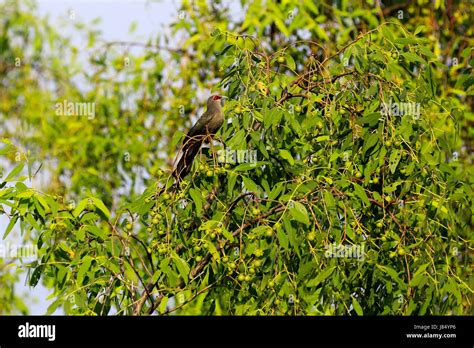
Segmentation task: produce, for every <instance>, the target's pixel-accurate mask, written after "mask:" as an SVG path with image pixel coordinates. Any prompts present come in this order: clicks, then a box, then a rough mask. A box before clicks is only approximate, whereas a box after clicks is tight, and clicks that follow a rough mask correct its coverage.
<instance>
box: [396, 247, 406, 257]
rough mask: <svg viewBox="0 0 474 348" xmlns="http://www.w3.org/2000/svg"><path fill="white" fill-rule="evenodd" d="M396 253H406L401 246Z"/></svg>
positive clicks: (401, 254)
mask: <svg viewBox="0 0 474 348" xmlns="http://www.w3.org/2000/svg"><path fill="white" fill-rule="evenodd" d="M397 253H398V255H400V256H403V255H405V254H406V251H405V249H403V248H398V250H397Z"/></svg>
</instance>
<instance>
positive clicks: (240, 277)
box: [237, 273, 245, 282]
mask: <svg viewBox="0 0 474 348" xmlns="http://www.w3.org/2000/svg"><path fill="white" fill-rule="evenodd" d="M237 279H238V280H239V282H243V281H244V280H245V276H244V275H243V274H242V273H241V274H239V276H238V277H237Z"/></svg>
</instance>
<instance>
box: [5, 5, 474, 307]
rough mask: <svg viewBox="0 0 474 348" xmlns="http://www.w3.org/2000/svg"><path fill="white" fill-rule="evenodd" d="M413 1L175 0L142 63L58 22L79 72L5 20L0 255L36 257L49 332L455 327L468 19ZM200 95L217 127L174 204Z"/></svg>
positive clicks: (21, 18) (25, 15) (63, 48)
mask: <svg viewBox="0 0 474 348" xmlns="http://www.w3.org/2000/svg"><path fill="white" fill-rule="evenodd" d="M417 3H418V6H415V5H408V4H406V3H398V2H393V3H392V4H390V5H388V4H387V5H386V7H384V8H380V7H378V6H376V5H371V4H370V2H362V1H341V2H338V3H337V5H329V4H327V3H322V4H315V3H313V2H312V1H296V0H289V1H286V2H283V3H279V2H264V1H245V0H242V1H241V4H242V7H243V9H244V10H243V11H244V17H243V18H242V19H237V18H234V17H235V16H231V15H230V14H229V10H228V9H227V7H226V6H225V4H221V3H219V2H216V3H215V2H209V3H208V2H204V1H199V2H197V3H196V4H191V3H190V2H187V1H183V3H182V8H181V10H180V11H181V12H179V13H178V15H177V19H176V22H175V23H174V24H173V26H172V29H173V30H172V33H171V36H169V37H159V38H150V40H149V42H147V43H145V44H143V45H140V44H137V43H133V42H131V43H127V42H115V43H113V42H109V43H104V42H102V41H101V38H100V33H98V32H97V31H95V30H94V29H93V26H92V29H89V28H87V27H86V26H85V25H83V24H81V23H78V22H77V21H76V22H74V23H75V24H74V25H75V26H76V29H77V31H78V32H80V33H82V34H84V35H85V37H87V38H88V45H87V50H86V52H80V51H79V50H78V49H77V48H76V47H74V45H73V44H71V43H70V42H69V41H68V40H67V39H65V38H63V37H61V36H60V35H59V34H58V33H57V32H56V31H55V30H54V29H53V28H51V26H50V25H49V24H48V23H47V21H46V20H43V19H39V18H38V17H37V16H35V15H33V13H34V11H35V9H34V6H30V5H28V4H27V5H19V4H17V3H15V2H5V3H2V4H1V5H0V10H1V12H2V13H7V14H9V15H8V16H7V17H6V18H2V19H1V21H0V33H1V36H0V40H1V41H0V46H1V47H2V50H1V51H0V54H1V60H0V77H1V79H0V83H1V91H0V101H1V103H0V120H1V122H2V123H3V124H2V126H3V127H2V128H3V129H4V134H3V137H4V138H5V139H4V147H3V148H2V149H1V150H0V154H1V155H3V156H4V158H5V159H9V160H10V162H11V163H13V164H15V166H14V167H13V168H12V169H11V171H10V172H9V174H8V175H7V176H6V177H5V178H4V179H3V180H4V182H3V184H2V188H1V191H0V204H2V205H3V206H4V207H5V209H6V210H7V212H6V213H5V214H7V215H8V217H9V219H10V224H9V226H8V227H7V229H6V231H5V234H4V238H5V237H6V238H8V234H9V232H10V231H11V230H12V229H13V228H14V227H15V226H19V227H20V228H21V230H22V233H23V234H24V235H25V238H29V239H30V240H32V241H34V242H35V243H36V244H37V246H38V248H39V255H38V259H37V260H36V261H35V262H33V263H32V264H29V265H27V266H28V267H30V269H31V272H30V277H29V282H30V284H31V285H32V286H35V285H36V284H37V283H38V282H39V281H40V280H42V281H43V283H44V284H45V285H46V286H48V287H50V288H51V289H52V291H53V296H54V298H55V302H54V303H53V304H52V305H51V306H50V308H49V309H48V313H52V312H54V311H55V310H56V309H57V308H59V307H60V308H62V309H63V310H64V312H65V313H66V314H87V315H106V314H119V315H123V314H137V315H138V314H147V313H149V314H152V313H159V314H168V313H178V314H199V315H203V314H204V315H220V314H236V315H244V314H246V315H249V314H250V315H262V314H265V315H268V314H270V315H278V314H292V315H307V314H317V315H321V314H322V315H331V314H350V315H356V314H357V315H362V314H364V315H370V314H378V315H380V314H397V315H410V314H414V315H424V314H444V315H445V314H468V312H469V310H470V308H471V302H470V301H472V293H473V290H472V271H471V267H470V265H471V264H472V259H471V256H470V255H469V253H470V251H472V240H471V238H472V237H471V235H472V233H470V232H471V229H472V177H473V176H472V166H471V164H472V155H471V153H472V141H471V140H472V127H470V126H472V75H471V74H472V70H471V69H472V68H471V65H472V49H471V48H470V42H468V39H467V38H468V37H470V36H472V28H471V27H470V26H469V24H470V23H469V17H468V11H467V6H468V5H467V4H463V3H458V2H455V3H454V4H453V3H452V2H449V4H451V5H450V7H449V8H446V5H445V4H443V3H442V2H439V1H438V2H429V1H423V0H420V1H417ZM25 28H33V29H32V30H29V31H28V30H25ZM440 28H443V31H440ZM179 38H182V39H179ZM137 46H138V47H141V48H142V50H141V51H140V50H139V51H138V52H137V50H136V48H137ZM81 54H85V55H86V56H87V57H88V59H89V60H88V62H87V64H86V66H81V65H80V63H79V61H80V60H79V56H80V55H81ZM18 57H20V60H21V62H24V64H20V66H16V65H15V59H16V58H18ZM469 64H471V65H469ZM78 81H80V82H78ZM216 86H217V87H216ZM210 91H220V92H222V93H224V94H225V95H226V96H227V97H228V101H227V102H226V105H225V114H226V119H227V120H228V122H227V123H226V124H225V125H224V126H223V127H222V129H221V130H220V132H219V133H218V135H217V137H216V141H214V142H213V143H212V144H211V146H210V147H209V148H208V149H203V151H202V152H203V154H202V155H201V156H200V157H199V158H198V159H196V161H195V165H194V170H193V171H192V173H191V175H190V176H189V177H188V178H187V179H186V181H184V182H182V183H180V185H179V188H177V186H175V185H173V180H172V177H171V175H170V170H169V168H170V167H171V164H172V160H173V157H174V154H175V152H176V149H177V146H178V144H179V142H180V141H181V140H182V137H183V132H184V131H185V129H186V128H187V127H188V126H189V125H190V124H191V122H189V118H188V116H189V115H191V116H196V115H198V114H199V112H200V109H199V106H200V105H202V103H203V102H202V101H203V100H204V99H203V98H201V96H202V95H207V94H208V93H209V92H210ZM63 100H67V101H79V102H92V103H94V105H95V116H94V117H67V116H58V115H57V114H55V112H54V106H55V105H56V103H58V102H62V101H63ZM418 110H419V113H418ZM185 115H186V117H183V116H185ZM177 129H178V130H179V131H177ZM224 144H225V148H224ZM224 149H226V150H227V151H229V152H230V153H233V152H232V151H235V152H236V153H237V154H247V155H248V154H252V153H255V152H253V151H256V154H257V156H256V157H257V162H256V163H252V162H245V157H244V158H242V157H241V156H240V157H241V158H238V161H237V162H239V163H221V162H220V161H219V157H222V156H221V155H222V151H223V150H224ZM219 150H220V151H221V152H219ZM245 151H247V152H245ZM248 158H250V157H247V159H248ZM25 173H28V177H29V178H30V180H31V179H33V180H38V178H42V177H43V181H46V183H45V184H44V185H43V187H42V188H41V191H40V190H39V189H38V188H37V187H36V186H35V185H31V184H28V181H27V179H28V177H27V176H23V177H22V176H20V175H22V174H25ZM33 182H34V181H33ZM331 250H332V251H334V250H335V252H334V253H333V254H332V253H331ZM340 250H343V251H344V252H348V251H349V250H350V251H351V252H352V251H354V252H356V253H357V255H358V256H360V257H359V258H354V257H347V255H346V257H331V256H337V255H334V254H337V252H338V251H340Z"/></svg>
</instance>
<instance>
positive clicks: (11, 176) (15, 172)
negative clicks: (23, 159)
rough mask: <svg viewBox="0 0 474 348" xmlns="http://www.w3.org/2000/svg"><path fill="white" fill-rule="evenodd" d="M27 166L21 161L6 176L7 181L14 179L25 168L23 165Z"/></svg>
mask: <svg viewBox="0 0 474 348" xmlns="http://www.w3.org/2000/svg"><path fill="white" fill-rule="evenodd" d="M24 166H25V164H24V163H20V164H19V165H17V166H16V167H15V168H13V170H12V171H11V172H10V174H8V176H7V177H6V178H5V180H4V181H5V182H10V181H14V178H15V177H16V176H17V175H18V174H19V173H20V172H21V171H22V170H23V167H24Z"/></svg>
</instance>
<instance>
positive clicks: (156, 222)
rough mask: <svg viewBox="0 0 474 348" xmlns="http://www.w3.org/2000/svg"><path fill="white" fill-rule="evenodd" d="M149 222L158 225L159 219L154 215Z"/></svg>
mask: <svg viewBox="0 0 474 348" xmlns="http://www.w3.org/2000/svg"><path fill="white" fill-rule="evenodd" d="M151 223H152V224H153V225H158V224H159V223H160V220H158V219H157V218H156V217H154V218H153V220H151Z"/></svg>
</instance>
